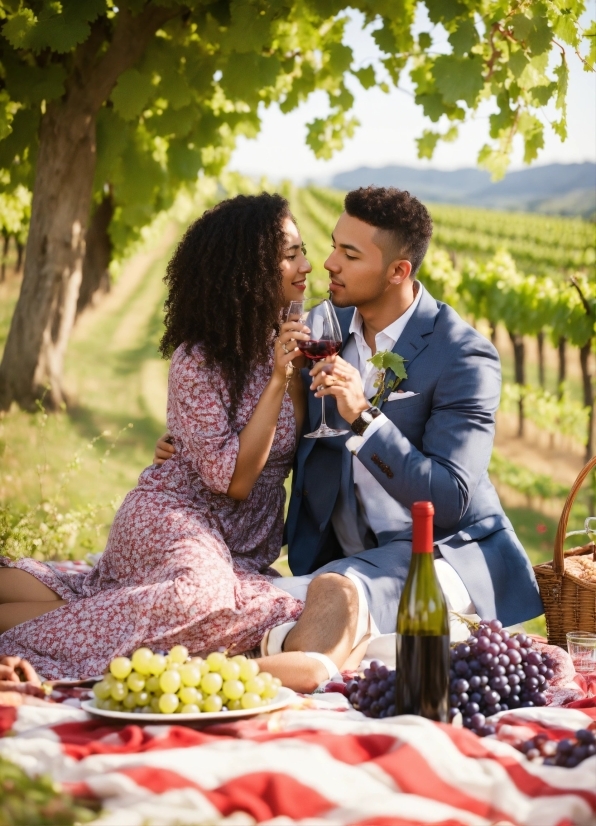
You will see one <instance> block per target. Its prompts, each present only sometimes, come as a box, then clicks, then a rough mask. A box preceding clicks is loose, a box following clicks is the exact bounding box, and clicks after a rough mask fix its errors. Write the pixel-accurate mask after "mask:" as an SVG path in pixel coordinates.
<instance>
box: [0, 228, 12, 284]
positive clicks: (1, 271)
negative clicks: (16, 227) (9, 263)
mask: <svg viewBox="0 0 596 826" xmlns="http://www.w3.org/2000/svg"><path fill="white" fill-rule="evenodd" d="M2 235H3V239H2V264H0V282H2V281H4V280H5V279H6V258H7V256H8V242H9V241H10V235H9V234H8V233H7V232H4V233H2Z"/></svg>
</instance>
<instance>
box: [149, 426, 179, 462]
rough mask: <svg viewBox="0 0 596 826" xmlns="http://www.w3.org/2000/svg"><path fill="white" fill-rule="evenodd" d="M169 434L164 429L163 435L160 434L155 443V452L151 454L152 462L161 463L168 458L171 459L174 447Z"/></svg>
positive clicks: (174, 451)
mask: <svg viewBox="0 0 596 826" xmlns="http://www.w3.org/2000/svg"><path fill="white" fill-rule="evenodd" d="M171 438H172V437H171V435H170V434H169V433H168V432H167V431H166V432H165V433H164V434H163V436H160V437H159V439H158V440H157V444H156V445H155V453H154V454H153V464H154V465H163V463H164V462H166V461H167V460H168V459H171V458H172V456H173V455H174V453H176V448H175V447H174V445H173V444H172V442H171Z"/></svg>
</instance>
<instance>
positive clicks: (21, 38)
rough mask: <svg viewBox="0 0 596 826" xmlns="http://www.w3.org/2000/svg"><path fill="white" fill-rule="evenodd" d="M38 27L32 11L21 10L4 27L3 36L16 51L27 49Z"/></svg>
mask: <svg viewBox="0 0 596 826" xmlns="http://www.w3.org/2000/svg"><path fill="white" fill-rule="evenodd" d="M36 25H37V18H36V17H35V15H34V14H33V12H32V11H31V9H21V10H20V11H18V12H17V13H16V14H15V15H13V16H12V17H11V18H9V19H8V20H7V21H6V23H5V24H4V26H2V34H3V35H4V37H5V38H6V39H7V40H8V42H9V43H10V45H11V46H14V48H15V49H21V48H26V47H27V46H28V44H29V39H30V37H31V35H32V33H33V32H34V31H35V26H36Z"/></svg>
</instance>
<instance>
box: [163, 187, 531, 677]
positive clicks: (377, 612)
mask: <svg viewBox="0 0 596 826" xmlns="http://www.w3.org/2000/svg"><path fill="white" fill-rule="evenodd" d="M431 234H432V221H431V218H430V215H429V214H428V212H427V210H426V208H425V207H424V205H423V204H421V203H420V202H419V201H418V200H417V199H416V198H414V197H412V196H411V195H410V194H409V193H408V192H403V191H400V190H397V189H393V188H390V189H384V188H377V187H369V188H367V189H359V190H356V191H354V192H350V193H348V195H347V196H346V199H345V212H344V213H343V214H342V215H341V217H340V218H339V221H338V223H337V225H336V227H335V230H334V232H333V235H332V238H333V251H332V253H331V255H330V256H329V258H328V259H327V261H326V262H325V268H326V269H327V270H328V271H329V275H330V294H331V299H332V301H333V303H334V305H335V307H336V308H337V311H338V317H339V320H340V324H341V327H342V337H343V342H342V356H341V357H339V356H337V357H332V358H331V359H327V360H326V362H319V363H318V364H316V365H315V366H314V367H313V369H312V370H310V371H303V373H304V374H305V377H306V379H307V381H309V382H310V385H309V387H310V391H314V392H309V394H308V405H309V416H308V417H307V418H308V420H309V421H307V423H306V425H305V426H306V427H307V428H309V429H313V428H314V427H316V426H317V424H318V422H319V421H320V415H321V404H320V401H319V399H320V397H321V396H323V397H332V398H329V401H328V402H327V401H326V418H327V422H328V424H329V425H330V426H332V427H338V428H342V427H343V428H346V423H347V426H349V428H350V431H351V434H348V435H347V436H340V437H335V438H325V439H304V438H303V439H301V441H300V444H299V447H298V452H297V455H296V461H295V468H294V477H293V488H292V497H291V500H290V506H289V511H288V517H287V522H286V533H287V540H288V547H289V562H290V568H291V569H292V572H293V573H294V574H295V575H296V579H295V581H294V583H293V582H292V581H291V580H290V581H284V583H280V585H282V587H284V588H285V587H287V589H288V590H291V589H292V588H293V587H294V585H296V586H304V585H305V584H307V585H308V583H309V582H310V583H311V584H310V585H309V587H308V593H307V598H306V606H305V611H304V613H303V615H302V617H301V618H300V620H299V622H298V624H297V625H296V626H295V627H294V628H293V629H292V630H291V631H290V632H289V634H288V635H287V638H286V640H285V643H284V650H286V651H287V650H302V651H305V650H313V651H323V650H325V649H324V647H321V646H325V640H324V637H325V634H328V635H329V637H330V638H332V639H335V638H337V639H339V636H341V637H342V643H341V645H343V646H344V652H345V648H346V645H348V637H350V638H351V636H352V634H353V633H354V628H355V626H356V625H357V624H358V617H356V618H355V616H354V612H355V611H356V608H355V604H356V603H355V601H354V591H353V589H351V586H349V585H348V584H347V583H346V579H347V580H349V582H350V583H351V584H352V585H353V586H354V588H355V590H356V592H357V594H358V597H359V601H358V600H357V601H356V602H357V603H358V605H359V608H360V621H361V623H360V624H362V619H363V617H362V606H363V602H365V603H366V606H367V608H368V611H369V612H370V615H369V618H368V623H369V624H368V631H369V632H370V631H371V630H372V631H374V632H380V633H381V634H385V633H390V632H391V631H393V630H394V628H395V617H396V612H397V605H398V602H399V596H400V593H401V589H402V587H403V583H404V580H405V577H406V575H407V571H408V567H409V561H410V552H411V517H410V507H411V505H412V503H413V502H415V501H418V500H430V501H432V502H433V504H434V507H435V520H434V521H435V543H436V546H437V550H436V554H435V556H436V560H435V566H436V570H437V574H438V575H439V578H440V580H441V584H442V585H443V588H444V590H445V591H446V594H447V597H448V602H449V604H450V607H451V608H452V609H453V610H456V611H459V612H462V613H473V612H477V613H478V614H479V615H480V616H481V617H483V618H484V617H485V618H493V617H498V618H499V619H500V620H501V621H502V622H503V623H504V624H505V625H511V624H513V623H517V622H521V621H523V620H526V619H530V618H531V617H534V616H536V615H538V614H540V613H542V611H543V607H542V603H541V600H540V597H539V594H538V588H537V585H536V581H535V578H534V574H533V571H532V568H531V565H530V562H529V560H528V558H527V555H526V554H525V551H524V550H523V548H522V546H521V544H520V543H519V541H518V539H517V537H516V535H515V533H514V531H513V528H512V526H511V523H510V522H509V520H508V519H507V517H506V516H505V514H504V512H503V509H502V507H501V504H500V502H499V498H498V496H497V493H496V491H495V489H494V487H493V486H492V484H491V482H490V480H489V478H488V473H487V468H488V464H489V461H490V455H491V451H492V444H493V438H494V429H495V413H496V410H497V407H498V404H499V396H500V385H501V375H500V365H499V358H498V354H497V352H496V350H495V349H494V347H493V346H492V345H491V343H490V342H489V341H488V340H487V339H485V338H484V337H483V336H481V335H480V334H479V333H477V332H476V331H475V330H474V329H473V328H472V327H470V326H469V325H468V324H466V323H465V322H464V321H463V320H462V319H461V318H460V317H459V316H458V315H457V313H456V312H455V311H454V310H453V309H452V308H450V307H449V306H448V305H446V304H442V303H441V302H437V301H435V300H434V299H433V298H432V296H431V295H430V294H429V293H428V291H427V290H425V288H424V287H423V286H422V285H421V284H420V283H419V282H417V281H416V280H415V275H416V273H417V271H418V269H419V267H420V265H421V263H422V260H423V258H424V255H425V253H426V250H427V248H428V245H429V242H430V239H431ZM381 350H386V351H392V352H393V353H396V354H399V355H400V356H402V357H403V358H404V359H405V369H406V372H407V378H406V379H404V380H403V381H402V382H401V383H400V384H399V386H398V387H397V388H396V389H393V388H392V387H391V385H392V384H393V382H394V379H395V376H394V375H393V374H392V373H391V372H390V371H387V373H386V375H385V377H384V385H385V387H384V390H385V392H384V393H382V396H381V399H380V400H379V401H378V403H377V405H375V406H373V405H371V401H370V399H371V398H372V397H373V396H375V395H376V393H377V388H376V387H375V382H377V383H378V379H379V377H378V375H377V370H376V369H375V368H374V367H373V366H372V365H371V363H370V361H369V359H370V358H371V356H372V355H374V354H375V352H377V351H381ZM391 391H392V392H391ZM305 432H308V430H307V431H305ZM161 447H162V448H163V443H162V444H161ZM322 574H325V575H326V576H321V575H322ZM338 574H339V575H341V577H343V580H341V579H340V578H338V576H337V575H338ZM304 577H306V578H304ZM342 581H343V583H344V585H343V593H342V589H341V587H340V588H339V594H340V596H337V593H338V582H342ZM346 590H347V591H348V593H346ZM327 599H329V600H330V602H329V603H328V602H327V601H326V600H327ZM329 605H331V606H332V608H333V611H335V614H336V620H335V621H334V619H333V616H332V614H333V611H330V610H326V611H325V613H326V619H325V621H324V622H322V621H321V618H320V611H321V610H322V606H326V608H327V609H328V607H329ZM342 622H343V623H348V625H349V629H350V630H349V633H347V634H346V633H344V634H343V636H342V635H340V634H339V630H338V627H337V626H339V625H341V623H342ZM360 631H362V628H361V629H360ZM359 636H360V632H358V633H356V634H355V637H354V641H356V640H357V639H358V638H359ZM348 647H349V646H348ZM334 651H335V649H334V647H333V645H329V644H328V645H327V650H325V653H327V654H328V655H330V656H331V657H332V659H333V660H334V661H336V660H337V657H336V656H335V655H334Z"/></svg>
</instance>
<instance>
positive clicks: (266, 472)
mask: <svg viewBox="0 0 596 826" xmlns="http://www.w3.org/2000/svg"><path fill="white" fill-rule="evenodd" d="M272 366H273V355H272V354H271V356H270V359H269V363H268V364H266V365H261V366H259V367H257V368H256V369H255V370H254V372H253V373H252V375H251V377H250V379H249V380H248V382H247V385H246V387H245V390H244V393H243V396H242V399H241V401H240V403H239V406H238V411H237V414H236V422H235V424H234V425H233V426H232V424H231V422H230V419H229V415H228V411H229V408H230V395H229V392H228V389H227V387H226V383H225V382H224V380H223V378H222V375H221V372H220V371H219V369H208V368H207V367H206V366H205V364H204V362H203V359H202V355H201V350H200V348H199V347H198V346H195V347H194V348H193V349H192V351H191V352H190V353H187V352H186V349H185V347H184V346H181V347H179V348H178V349H177V350H176V352H175V353H174V356H173V358H172V363H171V366H170V374H169V385H168V429H169V431H170V433H171V434H172V437H173V443H174V445H175V447H176V454H175V456H174V457H173V458H172V459H170V460H168V461H167V462H165V463H164V464H163V465H162V466H161V467H158V466H156V465H152V466H151V467H149V468H147V469H146V470H145V471H143V473H142V474H141V476H140V478H139V483H138V486H137V487H136V488H135V489H134V490H132V491H131V492H130V493H129V494H128V495H127V496H126V498H125V499H124V502H123V503H122V506H121V507H120V509H119V510H118V512H117V514H116V517H115V519H114V522H113V525H112V528H111V530H110V535H109V538H108V544H107V547H106V550H105V552H104V553H103V555H102V556H101V559H100V560H99V562H98V564H97V565H96V566H95V567H94V568H93V569H92V570H91V571H90V572H88V573H74V574H72V573H70V574H69V573H63V572H58V571H55V570H53V569H52V568H51V567H50V566H48V565H46V564H45V563H42V562H37V561H36V560H32V559H22V560H19V561H17V562H14V561H11V560H8V559H4V558H2V557H0V565H4V566H13V567H18V568H21V569H22V570H24V571H27V572H29V573H30V574H33V575H34V576H35V577H37V579H39V580H40V581H41V582H43V583H44V584H45V585H47V586H48V587H49V588H51V589H52V590H53V591H55V592H56V593H57V594H58V595H59V596H60V597H61V599H64V600H67V604H66V605H63V606H62V607H60V608H56V609H55V610H53V611H50V612H48V613H46V614H43V615H42V616H40V617H37V618H35V619H32V620H29V621H27V622H24V623H22V624H20V625H17V626H15V627H14V628H12V629H9V630H8V631H6V632H5V633H4V634H1V635H0V655H2V654H7V655H15V656H19V657H24V658H26V659H27V660H29V661H30V662H31V663H32V665H33V666H34V667H35V668H36V669H37V670H38V671H39V672H40V673H41V674H43V675H44V676H45V677H46V678H59V677H72V678H82V677H86V676H91V675H96V674H100V673H101V672H102V671H103V670H104V669H105V668H106V667H107V665H108V663H109V662H110V660H111V659H112V658H113V657H116V656H119V655H126V654H130V653H131V652H132V651H133V650H134V649H135V648H137V647H138V646H141V645H147V646H149V647H150V648H152V649H154V650H159V649H169V648H171V647H172V646H173V645H176V644H182V645H186V646H187V647H188V648H189V649H190V651H191V652H193V653H204V652H208V651H212V650H214V649H217V648H219V647H222V646H223V647H225V648H226V649H228V650H230V651H231V652H233V653H238V652H242V651H247V650H248V649H250V648H253V647H254V646H255V645H257V644H258V643H259V642H260V640H261V639H262V637H263V635H264V634H265V632H266V631H267V630H268V629H269V628H272V627H274V626H276V625H279V624H281V623H283V622H287V621H288V620H294V619H297V617H298V616H299V614H300V612H301V610H302V605H303V604H302V602H300V601H299V600H296V599H294V598H293V597H292V596H290V595H289V594H288V593H286V592H285V591H282V590H281V589H279V588H277V587H276V586H275V578H276V576H278V575H277V574H276V572H275V571H273V570H272V569H271V568H270V567H269V566H270V565H271V563H272V562H273V561H274V560H275V559H276V557H277V556H278V554H279V550H280V547H281V543H282V531H283V506H284V499H285V491H284V479H285V477H286V476H287V475H288V473H289V471H290V468H291V464H292V459H293V455H294V450H295V442H296V430H295V421H294V415H293V407H292V402H291V399H290V398H289V396H288V395H287V394H286V395H285V396H284V400H283V404H282V408H281V412H280V416H279V420H278V424H277V430H276V434H275V438H274V441H273V445H272V448H271V452H270V454H269V458H268V460H267V463H266V465H265V467H264V469H263V472H262V473H261V475H260V477H259V478H258V480H257V482H256V484H255V486H254V488H253V489H252V491H251V493H250V495H249V496H248V498H247V499H245V500H243V501H237V500H234V499H231V498H229V497H228V496H226V495H225V492H226V491H227V489H228V486H229V484H230V480H231V478H232V474H233V473H234V467H235V464H236V457H237V455H238V448H239V439H238V433H239V431H240V430H242V428H243V427H244V425H245V424H246V423H247V421H248V420H249V418H250V417H251V415H252V412H253V410H254V408H255V406H256V404H257V402H258V400H259V398H260V395H261V393H262V392H263V389H264V387H265V385H266V383H267V381H268V379H269V377H270V375H271V370H272Z"/></svg>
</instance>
